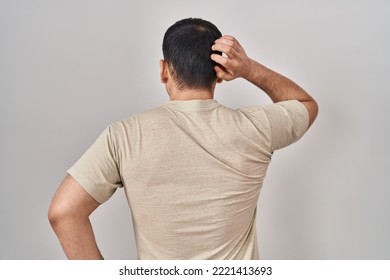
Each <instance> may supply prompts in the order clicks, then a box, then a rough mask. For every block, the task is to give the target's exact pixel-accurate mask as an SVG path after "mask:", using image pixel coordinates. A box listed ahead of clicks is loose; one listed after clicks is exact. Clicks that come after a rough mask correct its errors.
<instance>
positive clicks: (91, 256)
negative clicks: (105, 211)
mask: <svg viewBox="0 0 390 280" xmlns="http://www.w3.org/2000/svg"><path fill="white" fill-rule="evenodd" d="M52 227H53V229H54V231H55V233H56V234H57V237H58V239H59V241H60V243H61V245H62V248H63V249H64V252H65V254H66V256H67V257H68V259H71V260H101V259H103V257H102V255H101V254H100V251H99V249H98V247H97V244H96V241H95V236H94V233H93V229H92V225H91V222H90V220H89V219H88V218H70V217H69V218H62V219H60V220H58V221H54V222H52Z"/></svg>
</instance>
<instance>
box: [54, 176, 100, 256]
mask: <svg viewBox="0 0 390 280" xmlns="http://www.w3.org/2000/svg"><path fill="white" fill-rule="evenodd" d="M98 206H99V203H98V202H97V201H96V200H95V199H93V198H92V197H91V196H90V195H89V194H88V193H87V192H86V191H85V190H84V189H83V188H82V187H81V186H80V185H79V184H78V183H77V182H76V181H75V180H74V179H73V178H72V177H71V176H70V175H67V176H66V177H65V179H64V181H63V182H62V183H61V185H60V186H59V188H58V190H57V192H56V194H55V195H54V198H53V201H52V203H51V205H50V209H49V221H50V224H51V226H52V227H53V230H54V231H55V233H56V234H57V237H58V239H59V240H60V242H61V245H62V248H63V249H64V251H65V254H66V256H67V257H68V258H69V259H95V260H97V259H103V257H102V255H101V254H100V251H99V249H98V247H97V245H96V241H95V236H94V234H93V230H92V226H91V222H90V220H89V215H90V214H91V213H92V212H93V211H94V210H95V209H96V208H97V207H98Z"/></svg>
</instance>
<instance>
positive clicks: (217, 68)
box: [214, 65, 229, 80]
mask: <svg viewBox="0 0 390 280" xmlns="http://www.w3.org/2000/svg"><path fill="white" fill-rule="evenodd" d="M214 70H215V74H216V75H217V78H218V79H222V80H228V79H229V78H228V77H229V73H228V72H226V71H225V70H224V69H222V67H220V66H218V65H217V66H215V67H214Z"/></svg>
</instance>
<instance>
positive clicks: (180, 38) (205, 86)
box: [163, 18, 222, 90]
mask: <svg viewBox="0 0 390 280" xmlns="http://www.w3.org/2000/svg"><path fill="white" fill-rule="evenodd" d="M221 36H222V34H221V32H220V31H219V30H218V28H217V27H216V26H215V25H214V24H212V23H211V22H208V21H205V20H202V19H197V18H188V19H183V20H180V21H178V22H176V23H175V24H174V25H172V26H171V27H169V28H168V30H167V31H166V33H165V35H164V40H163V54H164V61H165V62H164V63H167V66H168V69H169V72H170V74H171V75H172V77H173V80H174V82H175V84H176V86H177V88H178V89H179V90H185V89H200V90H210V89H212V87H213V85H214V84H215V82H216V80H217V76H216V74H215V71H214V66H215V65H216V63H215V62H214V61H213V60H211V58H210V56H211V54H212V53H213V51H212V50H211V46H212V45H213V44H214V41H215V40H217V39H218V38H220V37H221ZM215 53H219V52H215ZM219 54H221V53H219Z"/></svg>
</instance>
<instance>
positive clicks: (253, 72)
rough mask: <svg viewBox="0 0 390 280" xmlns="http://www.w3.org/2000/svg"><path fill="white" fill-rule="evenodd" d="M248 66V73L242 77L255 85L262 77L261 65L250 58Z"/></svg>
mask: <svg viewBox="0 0 390 280" xmlns="http://www.w3.org/2000/svg"><path fill="white" fill-rule="evenodd" d="M246 65H247V67H246V71H245V73H244V74H243V75H242V78H244V79H246V80H248V81H249V82H252V83H253V82H255V81H256V80H257V79H258V77H259V75H260V71H259V64H258V63H257V62H256V61H255V60H253V59H251V58H248V62H247V63H246Z"/></svg>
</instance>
